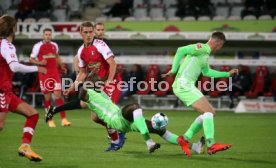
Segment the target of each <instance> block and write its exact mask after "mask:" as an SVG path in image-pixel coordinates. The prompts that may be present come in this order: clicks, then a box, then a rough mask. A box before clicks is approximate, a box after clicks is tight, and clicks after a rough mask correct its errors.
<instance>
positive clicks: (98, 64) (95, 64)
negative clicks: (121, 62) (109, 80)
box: [87, 62, 100, 68]
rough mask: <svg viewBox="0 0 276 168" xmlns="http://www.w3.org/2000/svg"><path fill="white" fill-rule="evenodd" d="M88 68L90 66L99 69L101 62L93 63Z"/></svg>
mask: <svg viewBox="0 0 276 168" xmlns="http://www.w3.org/2000/svg"><path fill="white" fill-rule="evenodd" d="M87 66H88V68H99V67H100V62H93V63H91V64H88V65H87Z"/></svg>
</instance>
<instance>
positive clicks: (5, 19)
mask: <svg viewBox="0 0 276 168" xmlns="http://www.w3.org/2000/svg"><path fill="white" fill-rule="evenodd" d="M15 25H16V20H15V18H13V17H11V16H8V15H3V16H1V17H0V37H9V36H10V35H11V34H14V33H15V32H14V31H13V28H14V26H15Z"/></svg>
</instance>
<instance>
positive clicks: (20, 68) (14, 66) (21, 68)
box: [9, 61, 47, 74]
mask: <svg viewBox="0 0 276 168" xmlns="http://www.w3.org/2000/svg"><path fill="white" fill-rule="evenodd" d="M9 67H10V69H11V71H13V72H24V73H31V72H41V73H43V74H46V73H47V70H46V68H44V67H40V66H28V65H24V64H20V63H19V62H16V61H14V62H11V63H10V64H9Z"/></svg>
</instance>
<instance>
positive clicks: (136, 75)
mask: <svg viewBox="0 0 276 168" xmlns="http://www.w3.org/2000/svg"><path fill="white" fill-rule="evenodd" d="M143 76H144V73H143V70H142V67H141V65H139V64H133V65H132V66H131V69H130V72H128V73H127V75H126V77H125V80H124V81H125V82H127V88H123V90H122V92H121V97H120V100H119V102H121V101H122V100H123V98H124V97H126V96H129V95H130V94H132V93H135V92H136V91H137V83H138V82H140V81H142V80H143ZM131 78H133V80H132V79H131ZM130 81H134V82H133V83H131V82H130ZM131 85H132V87H131Z"/></svg>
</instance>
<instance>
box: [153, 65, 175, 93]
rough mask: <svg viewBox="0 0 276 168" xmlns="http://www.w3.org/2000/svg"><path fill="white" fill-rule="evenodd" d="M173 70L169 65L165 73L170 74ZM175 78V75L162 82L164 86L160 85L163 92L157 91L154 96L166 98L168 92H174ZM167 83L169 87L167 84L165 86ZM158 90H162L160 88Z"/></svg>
mask: <svg viewBox="0 0 276 168" xmlns="http://www.w3.org/2000/svg"><path fill="white" fill-rule="evenodd" d="M171 68H172V66H171V65H168V66H167V68H166V71H165V73H167V72H169V71H170V70H171ZM174 78H175V75H174V76H167V77H165V78H164V79H163V80H162V81H160V82H162V84H161V85H160V87H161V90H157V91H156V92H155V93H154V94H155V95H156V96H158V97H162V96H166V94H167V93H168V92H170V91H172V84H173V81H174ZM165 83H167V84H168V86H169V87H167V84H165ZM158 89H160V88H158Z"/></svg>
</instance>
